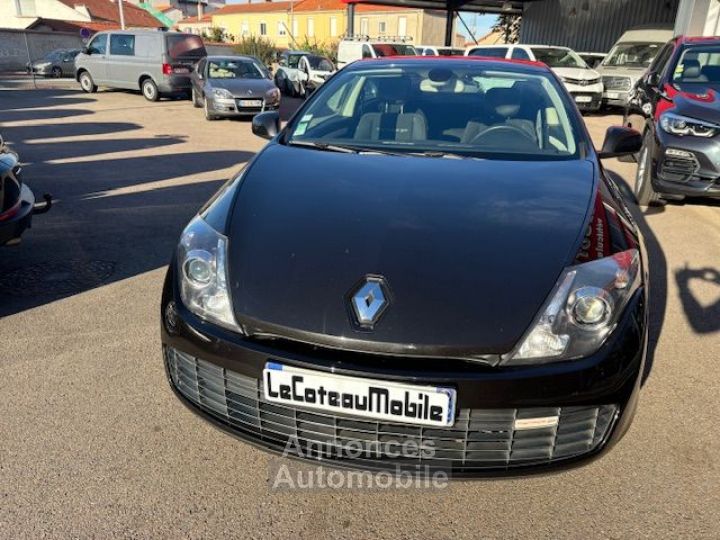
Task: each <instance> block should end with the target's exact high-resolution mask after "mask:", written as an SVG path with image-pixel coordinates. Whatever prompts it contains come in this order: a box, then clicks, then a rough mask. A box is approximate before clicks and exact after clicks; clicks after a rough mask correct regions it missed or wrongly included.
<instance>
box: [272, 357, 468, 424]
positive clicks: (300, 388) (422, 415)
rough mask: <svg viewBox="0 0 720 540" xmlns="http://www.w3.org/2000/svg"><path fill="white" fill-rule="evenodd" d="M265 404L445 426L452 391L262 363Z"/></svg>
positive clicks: (452, 403)
mask: <svg viewBox="0 0 720 540" xmlns="http://www.w3.org/2000/svg"><path fill="white" fill-rule="evenodd" d="M263 388H264V393H265V399H266V400H268V401H272V402H274V403H283V404H285V405H296V406H300V407H307V408H308V409H315V410H319V411H327V412H331V413H344V414H348V415H351V416H359V417H363V418H373V419H376V420H387V421H390V422H399V423H403V424H420V425H427V426H451V425H453V423H454V421H455V389H454V388H446V387H441V386H419V385H414V384H402V383H395V382H389V381H381V380H377V379H365V378H360V377H346V376H344V375H335V374H332V373H322V372H319V371H312V370H308V369H301V368H296V367H291V366H286V365H283V364H278V363H276V362H268V363H267V364H265V369H264V370H263Z"/></svg>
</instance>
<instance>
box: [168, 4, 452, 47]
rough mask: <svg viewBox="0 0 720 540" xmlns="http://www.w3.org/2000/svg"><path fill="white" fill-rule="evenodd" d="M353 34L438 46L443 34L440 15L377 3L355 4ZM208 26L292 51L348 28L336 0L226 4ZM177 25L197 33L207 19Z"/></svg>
mask: <svg viewBox="0 0 720 540" xmlns="http://www.w3.org/2000/svg"><path fill="white" fill-rule="evenodd" d="M355 17H356V25H355V29H356V31H357V32H356V33H359V34H363V35H369V36H373V37H375V36H382V35H387V36H407V37H410V38H412V40H413V42H414V43H423V44H428V45H433V44H441V43H442V42H443V36H444V31H445V26H444V24H445V17H444V14H443V13H442V12H439V11H429V10H422V9H408V8H403V7H388V6H380V5H370V4H364V5H358V6H357V8H356V10H355ZM211 19H212V21H211V27H218V28H222V29H223V31H224V32H225V35H226V36H227V38H228V39H230V40H232V41H239V40H240V39H242V38H243V37H250V36H258V37H263V38H265V39H268V40H269V41H271V42H272V43H273V44H274V45H275V46H276V47H278V48H283V49H284V48H294V47H298V46H299V45H300V44H302V43H304V42H306V41H309V42H317V43H330V42H333V41H337V40H339V39H340V38H341V36H342V35H343V34H345V33H346V31H347V28H348V19H347V4H345V3H343V2H342V1H341V0H298V1H295V2H291V1H280V2H259V3H248V4H233V5H227V6H225V7H223V8H221V9H219V10H218V11H216V12H214V13H212V14H211ZM177 27H178V28H179V29H180V30H183V31H192V32H195V33H198V34H201V33H202V32H203V31H205V32H208V31H209V28H208V26H207V21H206V20H202V19H201V20H193V18H187V19H183V20H182V21H180V23H178V25H177Z"/></svg>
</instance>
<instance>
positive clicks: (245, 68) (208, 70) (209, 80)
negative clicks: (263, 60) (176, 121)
mask: <svg viewBox="0 0 720 540" xmlns="http://www.w3.org/2000/svg"><path fill="white" fill-rule="evenodd" d="M191 81H192V102H193V105H194V106H195V107H202V108H203V110H204V111H205V118H206V119H207V120H215V119H216V118H219V117H229V116H248V115H254V114H257V113H259V112H263V111H271V110H275V109H277V108H278V107H280V90H278V88H277V86H275V83H273V81H271V80H270V79H268V78H267V76H266V74H265V73H263V72H262V70H261V69H260V68H259V66H258V65H257V62H256V60H255V59H254V58H253V57H250V56H208V57H205V58H203V59H201V60H200V61H199V62H198V64H197V66H196V67H195V69H194V70H193V73H192V76H191Z"/></svg>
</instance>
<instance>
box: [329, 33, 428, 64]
mask: <svg viewBox="0 0 720 540" xmlns="http://www.w3.org/2000/svg"><path fill="white" fill-rule="evenodd" d="M408 41H410V38H404V37H397V38H395V37H393V38H391V37H382V38H378V39H370V38H369V37H367V36H355V37H347V38H343V39H342V41H340V43H339V44H338V59H337V67H338V69H340V68H342V67H343V66H345V65H347V64H349V63H350V62H354V61H355V60H360V59H361V58H380V57H383V56H417V51H415V47H413V46H412V45H410V43H408Z"/></svg>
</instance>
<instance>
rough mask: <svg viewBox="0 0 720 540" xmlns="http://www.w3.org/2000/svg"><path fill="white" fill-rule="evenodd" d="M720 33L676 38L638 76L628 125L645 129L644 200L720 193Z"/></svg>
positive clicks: (641, 158)
mask: <svg viewBox="0 0 720 540" xmlns="http://www.w3.org/2000/svg"><path fill="white" fill-rule="evenodd" d="M719 89H720V38H717V37H691V38H690V37H676V38H673V39H672V40H670V41H669V42H668V43H666V44H665V46H664V47H663V48H662V49H661V51H660V52H659V53H658V55H657V56H656V57H655V60H654V61H653V63H652V64H651V65H650V67H649V68H648V71H647V72H646V73H645V75H644V76H643V77H642V78H641V79H640V80H639V81H638V83H637V85H636V87H635V89H634V93H635V95H634V96H632V97H631V99H630V103H629V105H628V108H627V109H626V113H625V124H626V125H629V126H632V127H634V128H635V129H638V130H640V131H644V138H643V146H642V149H641V150H640V153H639V154H638V157H637V159H638V170H637V180H636V182H635V193H636V195H637V199H638V203H639V204H640V205H642V206H647V205H650V204H652V203H654V202H656V201H658V200H659V199H660V198H663V199H676V200H682V199H684V198H685V197H720V139H719V138H718V137H717V135H718V134H719V133H720V96H718V93H717V92H718V90H719Z"/></svg>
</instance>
